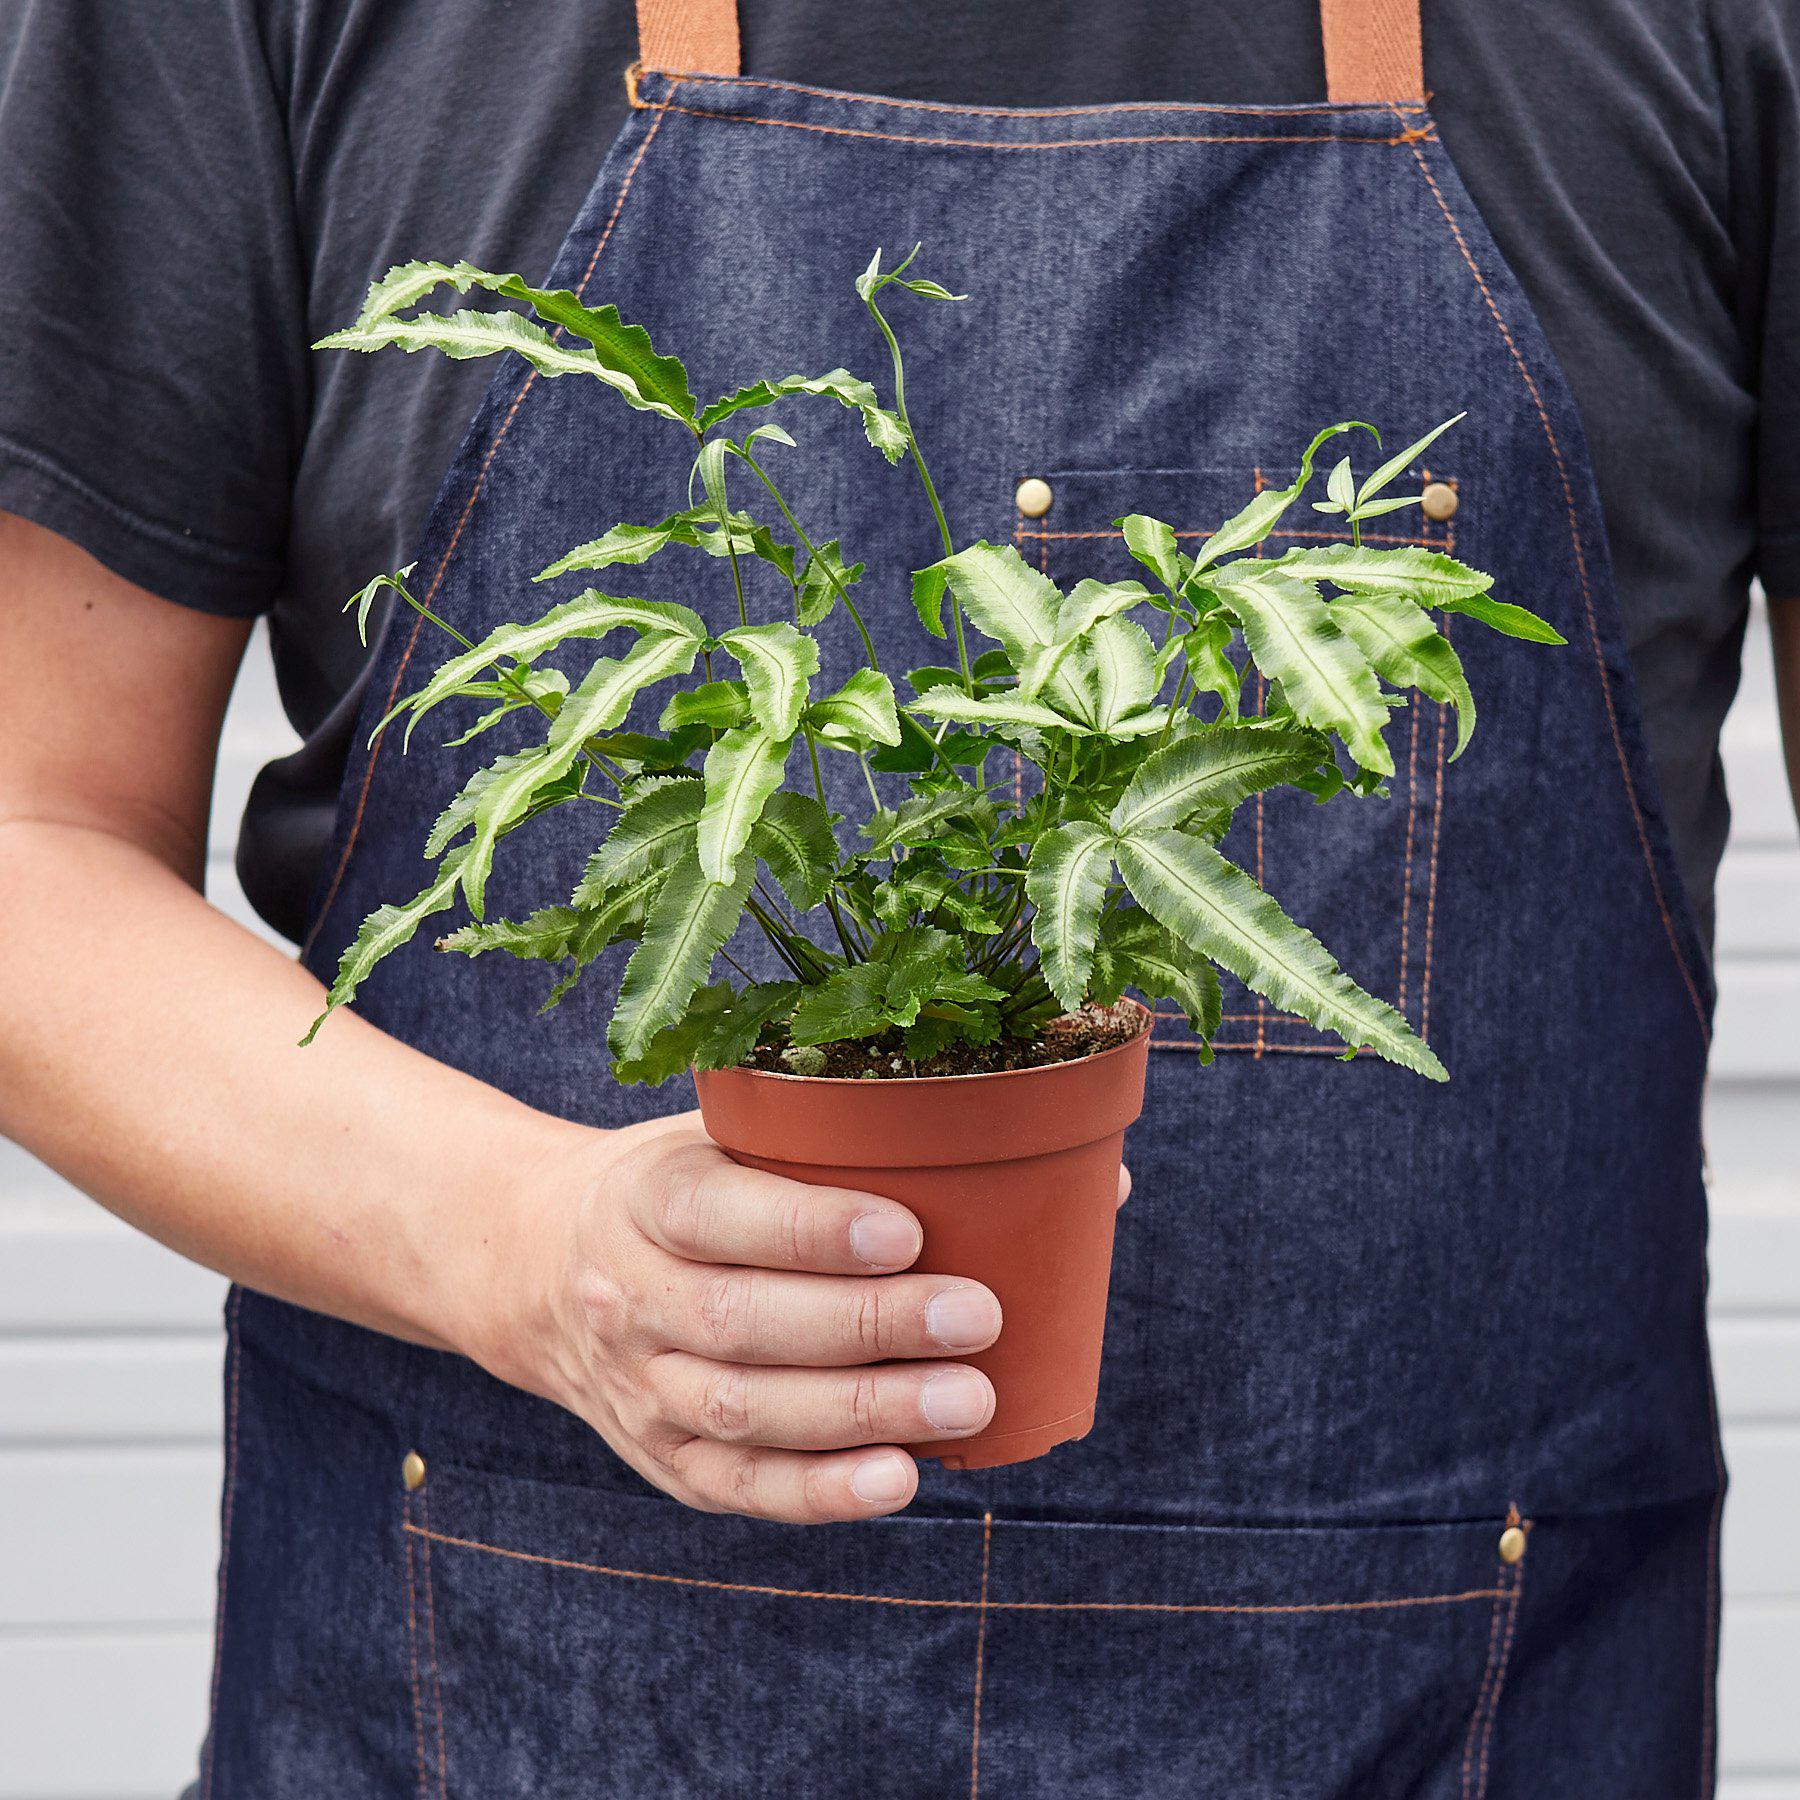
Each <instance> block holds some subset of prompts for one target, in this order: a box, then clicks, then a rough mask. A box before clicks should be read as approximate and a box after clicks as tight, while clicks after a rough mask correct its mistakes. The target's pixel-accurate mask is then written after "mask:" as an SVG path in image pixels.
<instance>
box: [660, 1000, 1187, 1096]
mask: <svg viewBox="0 0 1800 1800" xmlns="http://www.w3.org/2000/svg"><path fill="white" fill-rule="evenodd" d="M1123 997H1124V998H1125V999H1127V1000H1130V1002H1131V1004H1132V1005H1133V1006H1135V1007H1136V1008H1137V1009H1138V1011H1139V1012H1140V1013H1142V1014H1143V1016H1144V1019H1143V1024H1142V1026H1141V1027H1140V1028H1139V1029H1138V1030H1137V1031H1136V1032H1135V1033H1133V1035H1132V1036H1130V1037H1128V1038H1127V1039H1126V1040H1125V1041H1124V1042H1123V1043H1122V1044H1108V1045H1107V1047H1106V1048H1105V1049H1104V1050H1090V1051H1088V1053H1087V1054H1086V1055H1085V1056H1069V1057H1065V1058H1064V1059H1063V1060H1062V1061H1061V1062H1053V1063H1038V1064H1035V1065H1034V1066H1033V1067H1031V1068H1029V1069H977V1070H975V1071H973V1072H972V1073H970V1074H967V1075H887V1076H883V1077H882V1078H881V1085H882V1087H884V1088H897V1087H914V1086H916V1087H941V1086H943V1085H944V1084H946V1083H949V1082H957V1081H1017V1080H1018V1079H1019V1078H1020V1076H1023V1075H1046V1074H1048V1073H1049V1072H1050V1071H1051V1070H1052V1069H1079V1068H1083V1067H1085V1066H1086V1065H1087V1064H1088V1063H1097V1062H1103V1061H1104V1060H1105V1059H1106V1058H1107V1057H1109V1056H1117V1055H1119V1054H1120V1053H1121V1052H1122V1051H1126V1050H1131V1049H1135V1048H1136V1046H1137V1045H1138V1043H1139V1042H1140V1041H1141V1040H1142V1039H1143V1038H1145V1037H1147V1036H1148V1035H1149V1033H1150V1032H1151V1031H1153V1030H1154V1029H1155V1026H1156V1015H1155V1013H1153V1012H1152V1011H1151V1010H1150V1008H1149V1007H1147V1006H1146V1005H1145V1004H1144V1003H1143V1001H1141V1000H1138V999H1134V998H1133V997H1132V996H1131V995H1129V994H1127V995H1125V996H1123ZM688 1074H689V1075H690V1076H692V1077H693V1078H694V1079H695V1080H696V1081H698V1080H699V1079H700V1077H701V1076H703V1075H751V1076H754V1077H755V1078H756V1079H757V1080H758V1081H798V1082H804V1083H805V1084H806V1086H808V1087H827V1088H829V1087H839V1088H855V1089H856V1090H857V1091H858V1092H859V1093H860V1092H865V1091H866V1090H865V1089H864V1088H863V1081H864V1077H863V1076H861V1075H794V1074H791V1073H789V1071H787V1070H786V1069H751V1068H746V1067H745V1066H744V1064H742V1063H738V1064H736V1065H734V1066H733V1067H732V1068H729V1069H692V1068H691V1069H689V1070H688Z"/></svg>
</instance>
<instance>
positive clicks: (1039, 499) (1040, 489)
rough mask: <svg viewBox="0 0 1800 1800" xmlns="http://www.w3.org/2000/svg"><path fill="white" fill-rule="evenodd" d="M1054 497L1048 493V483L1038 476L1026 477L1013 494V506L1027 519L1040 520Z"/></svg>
mask: <svg viewBox="0 0 1800 1800" xmlns="http://www.w3.org/2000/svg"><path fill="white" fill-rule="evenodd" d="M1055 498H1056V496H1055V495H1054V494H1053V493H1051V491H1050V484H1049V482H1047V481H1045V480H1044V479H1043V477H1042V476H1040V475H1028V476H1026V478H1025V479H1024V480H1023V481H1021V482H1020V483H1019V485H1018V488H1017V489H1016V491H1015V492H1014V494H1013V505H1015V506H1016V507H1017V508H1018V509H1019V511H1020V512H1022V513H1023V514H1024V515H1025V516H1026V518H1028V519H1041V518H1042V517H1043V516H1044V514H1045V513H1047V512H1048V511H1049V510H1050V502H1051V501H1052V500H1054V499H1055Z"/></svg>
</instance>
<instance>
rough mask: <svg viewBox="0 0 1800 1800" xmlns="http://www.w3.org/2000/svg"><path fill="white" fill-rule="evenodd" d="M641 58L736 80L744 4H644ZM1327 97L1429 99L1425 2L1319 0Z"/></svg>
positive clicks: (641, 0)
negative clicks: (1422, 17)
mask: <svg viewBox="0 0 1800 1800" xmlns="http://www.w3.org/2000/svg"><path fill="white" fill-rule="evenodd" d="M637 18H638V60H639V61H640V63H641V64H642V66H643V67H644V68H646V69H658V70H663V71H666V72H667V73H670V74H674V75H736V74H738V73H739V72H740V69H741V59H740V52H739V49H738V16H737V0H637ZM1319 22H1320V26H1321V29H1322V31H1323V35H1324V39H1325V87H1326V93H1327V96H1328V97H1329V98H1330V99H1331V100H1333V101H1336V102H1339V103H1345V104H1351V105H1368V104H1371V103H1375V104H1381V103H1384V102H1388V101H1396V100H1422V99H1423V98H1424V97H1425V75H1424V68H1423V64H1422V62H1421V58H1420V54H1419V0H1319Z"/></svg>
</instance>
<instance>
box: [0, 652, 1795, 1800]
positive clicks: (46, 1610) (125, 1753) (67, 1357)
mask: <svg viewBox="0 0 1800 1800" xmlns="http://www.w3.org/2000/svg"><path fill="white" fill-rule="evenodd" d="M1763 629H1764V628H1763V627H1762V625H1761V623H1760V621H1758V622H1753V625H1752V631H1751V637H1750V642H1749V652H1748V655H1747V659H1746V664H1747V666H1746V675H1745V691H1744V696H1743V698H1742V700H1741V701H1740V703H1739V706H1738V708H1737V709H1736V711H1734V713H1733V716H1732V719H1731V721H1730V723H1729V725H1728V727H1727V731H1726V746H1725V754H1726V761H1727V767H1728V769H1729V771H1730V774H1731V786H1732V798H1733V805H1734V823H1733V837H1732V848H1731V852H1730V855H1729V856H1728V857H1727V860H1726V864H1725V867H1724V869H1723V871H1722V874H1721V879H1720V886H1719V919H1720V945H1721V958H1720V963H1719V987H1720V1005H1719V1031H1718V1040H1717V1046H1716V1054H1715V1058H1714V1078H1713V1082H1712V1085H1711V1090H1710V1093H1709V1095H1708V1104H1707V1137H1708V1148H1709V1158H1710V1183H1711V1194H1712V1212H1713V1234H1712V1271H1713V1284H1712V1315H1713V1321H1714V1360H1715V1368H1716V1373H1717V1377H1718V1383H1719V1389H1720V1396H1721V1405H1722V1410H1723V1415H1724V1421H1725V1432H1726V1443H1727V1457H1728V1460H1729V1462H1730V1465H1731V1473H1732V1481H1733V1489H1732V1502H1731V1505H1730V1507H1729V1508H1728V1509H1727V1514H1726V1520H1727V1524H1726V1533H1725V1539H1724V1547H1723V1554H1724V1561H1725V1586H1726V1591H1727V1595H1728V1607H1727V1613H1726V1623H1725V1627H1724V1634H1723V1640H1722V1646H1721V1665H1722V1673H1721V1698H1720V1709H1721V1710H1720V1743H1721V1754H1722V1759H1723V1762H1724V1765H1725V1769H1726V1778H1725V1780H1724V1782H1723V1784H1722V1786H1721V1789H1720V1800H1800V1706H1797V1705H1796V1704H1795V1702H1796V1698H1797V1697H1800V1529H1797V1528H1796V1527H1797V1525H1800V1502H1797V1501H1796V1499H1795V1496H1796V1495H1800V1027H1797V1026H1796V1024H1795V1020H1796V1018H1800V834H1797V833H1796V829H1795V825H1794V818H1793V813H1792V809H1791V807H1790V805H1789V802H1788V798H1787V794H1786V791H1785V785H1784V783H1783V781H1782V778H1781V773H1780V758H1779V740H1778V736H1777V732H1776V727H1775V718H1774V708H1773V704H1772V701H1771V698H1770V671H1769V667H1768V657H1767V652H1766V646H1765V644H1764V643H1763V641H1762V632H1763ZM290 741H291V740H290V739H289V738H288V736H287V734H286V733H285V730H284V728H283V727H282V725H281V723H280V719H279V713H278V710H277V709H276V707H275V704H274V699H273V685H272V682H271V681H270V679H269V676H268V671H267V665H266V656H264V655H262V653H261V646H260V641H259V643H258V644H257V645H256V646H253V650H252V658H251V661H250V663H249V664H248V665H247V668H246V674H245V677H244V680H243V683H242V686H241V692H240V695H239V697H238V700H237V702H236V703H235V704H234V708H233V714H232V718H231V721H230V724H229V727H228V734H227V743H226V749H225V753H224V755H223V757H222V759H221V765H220V775H219V783H218V791H217V796H216V802H215V810H214V820H215V829H214V845H215V850H214V855H213V859H212V862H211V864H210V867H209V877H208V891H209V893H210V894H211V895H212V897H213V898H214V900H215V902H216V903H217V904H219V905H220V906H221V907H222V908H223V909H224V910H225V911H227V912H228V913H230V914H231V915H232V916H233V917H236V918H239V919H240V920H242V921H243V922H244V923H246V924H248V925H250V926H251V927H252V929H260V927H258V926H257V925H256V922H255V921H254V919H253V918H252V917H251V915H250V914H249V911H248V908H247V907H246V906H245V904H244V902H243V898H242V895H241V894H240V893H239V892H238V889H237V884H236V881H235V878H234V877H233V874H232V870H231V857H230V844H231V838H232V832H233V829H234V827H235V821H236V818H237V815H238V812H239V810H240V809H241V805H242V800H243V795H244V793H245V791H246V790H247V788H248V785H249V781H250V778H251V776H252V775H253V774H254V772H255V770H256V768H257V767H258V766H259V765H260V764H261V763H262V762H263V761H264V760H266V759H267V757H269V756H271V755H275V754H279V753H280V752H281V751H282V750H283V749H285V748H286V747H287V746H288V743H289V742H290ZM223 1293H224V1284H223V1282H222V1281H220V1279H219V1278H218V1277H217V1276H214V1275H212V1274H210V1273H208V1272H206V1271H204V1270H200V1269H196V1268H194V1267H193V1266H192V1265H190V1264H187V1263H183V1262H181V1261H180V1260H179V1259H177V1258H175V1257H173V1256H171V1255H169V1254H167V1253H166V1252H164V1251H162V1250H160V1249H158V1248H157V1247H156V1246H154V1245H152V1244H150V1243H148V1242H147V1241H146V1240H144V1239H142V1238H140V1237H138V1236H137V1235H136V1234H135V1233H133V1232H131V1231H129V1230H128V1229H126V1228H125V1227H124V1226H122V1225H120V1224H118V1223H117V1222H116V1221H114V1220H112V1219H110V1218H108V1217H106V1216H105V1215H104V1214H102V1213H101V1212H99V1211H98V1210H97V1209H95V1208H94V1207H92V1206H90V1205H89V1204H88V1203H87V1202H85V1201H84V1200H82V1199H81V1198H80V1197H79V1196H77V1195H75V1194H74V1193H73V1192H72V1191H71V1190H69V1189H68V1188H67V1187H66V1186H65V1185H64V1184H63V1183H61V1182H60V1181H59V1180H57V1179H56V1177H54V1176H53V1175H51V1174H50V1173H49V1172H48V1171H47V1170H45V1169H43V1168H41V1167H40V1166H39V1165H38V1164H36V1163H34V1162H32V1160H31V1159H30V1158H29V1157H27V1156H25V1155H24V1154H23V1152H21V1151H18V1150H16V1149H14V1148H12V1147H10V1146H6V1145H3V1144H0V1546H4V1548H3V1549H0V1570H3V1572H4V1573H3V1578H0V1800H77V1797H79V1800H140V1797H141V1800H149V1797H150V1796H157V1797H158V1800H168V1797H169V1796H170V1795H172V1794H173V1793H174V1792H175V1791H177V1790H178V1789H179V1787H180V1786H181V1784H182V1782H183V1781H184V1780H186V1779H187V1778H188V1777H189V1776H190V1775H191V1773H192V1770H193V1767H194V1763H195V1757H196V1753H197V1746H198V1743H199V1739H200V1734H201V1731H202V1729H203V1724H204V1713H205V1705H206V1693H207V1684H208V1669H209V1666H210V1661H211V1614H212V1590H213V1579H214V1571H213V1563H214V1558H215V1555H216V1542H217V1512H218V1480H219V1466H220V1458H219V1448H218V1445H219V1425H220V1410H221V1409H220V1395H219V1373H220V1360H221V1348H220V1337H219V1317H220V1307H221V1302H222V1299H223ZM1597 1800H1611V1797H1610V1796H1599V1797H1597Z"/></svg>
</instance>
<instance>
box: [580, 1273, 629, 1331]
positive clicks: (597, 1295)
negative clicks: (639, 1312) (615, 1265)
mask: <svg viewBox="0 0 1800 1800" xmlns="http://www.w3.org/2000/svg"><path fill="white" fill-rule="evenodd" d="M575 1298H576V1302H577V1304H578V1305H579V1306H580V1308H581V1316H582V1318H583V1320H584V1321H585V1322H586V1324H587V1328H588V1330H589V1331H590V1332H591V1333H592V1334H593V1335H594V1336H595V1337H596V1338H599V1339H600V1340H601V1341H602V1342H604V1343H615V1342H617V1341H618V1340H619V1339H620V1338H622V1337H623V1336H624V1335H625V1333H626V1328H627V1323H628V1321H629V1319H630V1317H631V1303H630V1298H629V1296H628V1295H627V1294H626V1292H625V1289H624V1287H623V1285H622V1284H621V1283H620V1282H619V1281H618V1280H617V1279H616V1278H615V1277H613V1276H611V1275H609V1274H607V1272H606V1271H605V1270H604V1269H602V1268H599V1267H597V1266H595V1265H592V1264H590V1265H589V1266H588V1267H587V1268H585V1269H583V1270H582V1272H581V1274H580V1275H579V1276H578V1277H577V1278H576V1283H575Z"/></svg>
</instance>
